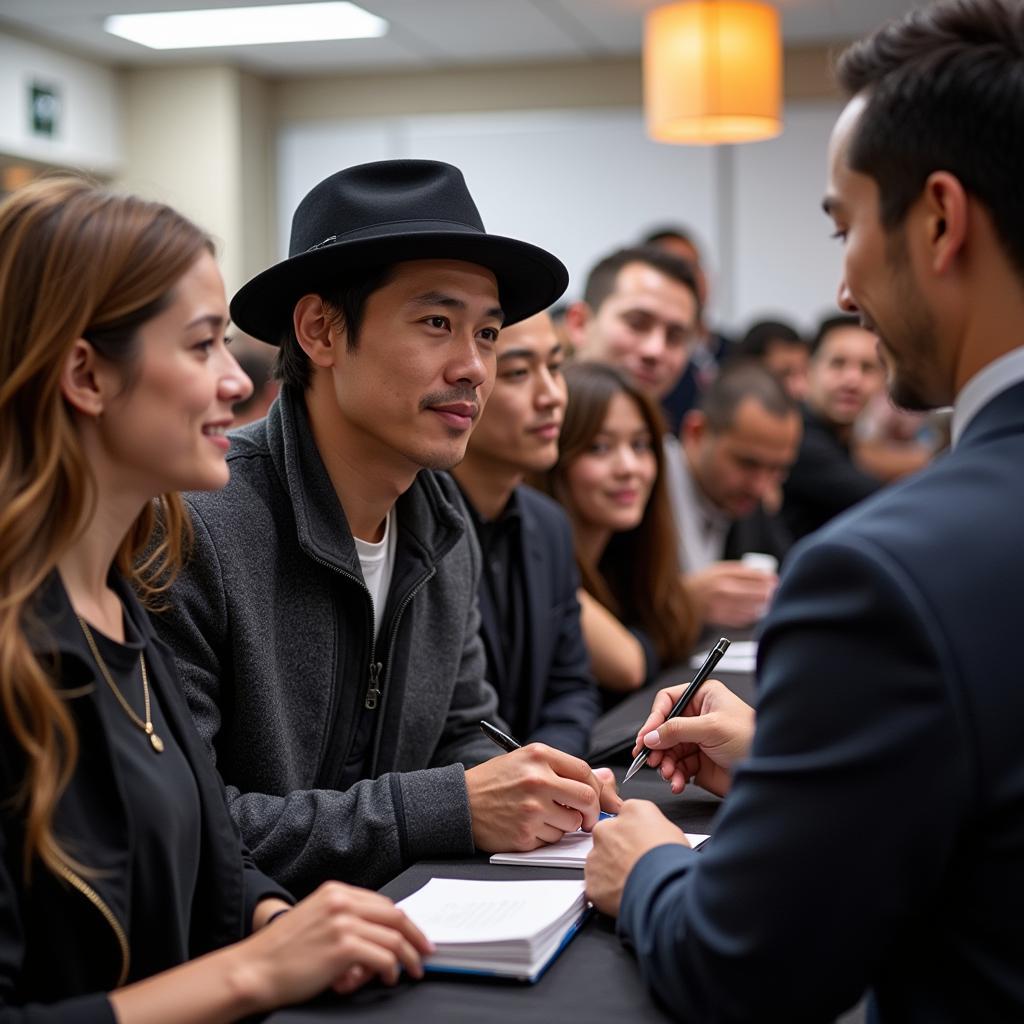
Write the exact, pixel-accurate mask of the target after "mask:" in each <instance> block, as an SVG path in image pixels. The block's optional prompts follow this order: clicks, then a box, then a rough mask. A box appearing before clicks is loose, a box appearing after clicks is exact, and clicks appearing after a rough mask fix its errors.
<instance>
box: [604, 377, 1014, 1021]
mask: <svg viewBox="0 0 1024 1024" xmlns="http://www.w3.org/2000/svg"><path fill="white" fill-rule="evenodd" d="M1022 509H1024V384H1017V385H1015V386H1013V387H1011V388H1010V389H1008V390H1007V391H1005V392H1003V393H1002V394H1001V395H998V396H997V397H996V398H995V399H993V400H992V401H991V402H990V403H989V404H988V405H986V406H985V407H984V408H983V409H982V410H981V411H980V412H979V413H978V414H977V416H976V417H975V418H974V419H973V420H972V421H971V422H970V423H969V424H968V425H967V428H966V430H965V432H964V435H963V437H962V438H961V440H960V442H959V444H958V445H957V447H956V448H955V449H954V450H953V451H952V452H951V453H950V454H948V455H946V456H944V457H940V458H939V459H938V460H936V461H935V463H934V464H933V465H932V466H931V467H929V468H928V469H926V470H924V471H923V472H921V473H920V474H917V475H916V476H915V477H913V478H911V479H909V480H907V481H906V482H904V483H901V484H897V485H894V486H893V487H891V488H888V489H886V490H885V491H883V492H882V493H880V494H879V495H877V496H876V497H874V498H871V499H868V500H867V501H866V502H864V503H863V504H861V505H859V506H858V507H857V508H856V509H854V510H852V511H851V512H849V513H847V514H846V515H844V516H842V517H840V518H839V519H837V520H836V521H835V522H834V523H832V524H830V525H829V526H827V527H825V528H824V529H823V530H821V531H820V532H819V533H817V534H816V535H815V536H814V537H813V538H810V539H809V540H808V541H806V542H804V543H802V544H800V545H798V546H797V547H796V548H795V549H794V550H793V552H792V553H791V555H790V559H789V562H788V564H787V566H786V569H785V570H784V571H783V574H782V582H781V585H780V587H779V590H778V593H777V595H776V598H775V602H774V604H773V606H772V610H771V611H770V612H769V614H768V618H767V620H766V623H765V628H764V633H763V636H762V639H761V645H760V652H759V666H758V684H759V701H758V712H757V735H756V737H755V740H754V746H753V751H752V754H751V756H750V758H749V760H748V761H747V762H746V763H745V765H743V766H741V767H740V769H739V770H738V771H737V773H736V776H735V779H734V782H733V787H732V792H731V793H730V794H729V796H728V798H727V799H726V802H725V805H724V807H723V809H722V813H721V816H720V817H719V819H718V821H717V823H716V829H715V835H714V838H713V839H712V841H711V843H710V844H709V845H708V848H707V849H706V851H703V852H702V853H701V854H700V855H695V854H693V853H692V852H691V851H689V850H685V849H684V848H682V847H668V846H663V847H660V848H658V849H655V850H652V851H650V852H649V853H647V854H646V855H645V856H644V857H642V858H641V859H640V861H639V862H638V863H637V866H636V868H635V869H634V870H633V872H632V874H631V876H630V878H629V881H628V883H627V885H626V889H625V895H624V899H623V904H622V915H621V917H620V922H619V928H620V931H621V932H622V933H623V934H624V935H625V936H626V937H627V938H629V939H630V940H631V941H632V942H634V943H635V945H636V947H637V952H638V962H639V965H640V969H641V971H643V972H644V973H645V975H646V976H647V978H648V980H649V982H650V984H651V985H652V986H653V988H654V989H655V991H656V992H657V993H658V994H659V995H660V996H661V998H662V999H663V1000H664V1001H665V1002H666V1003H667V1004H668V1005H670V1006H672V1007H673V1009H674V1011H675V1013H676V1014H677V1015H678V1017H679V1018H680V1019H682V1020H701V1021H722V1020H730V1021H733V1020H753V1019H756V1018H759V1017H763V1016H764V1015H765V1014H766V1013H767V1015H768V1016H770V1017H771V1018H772V1019H773V1020H774V1019H785V1020H794V1021H798V1020H819V1021H823V1020H831V1019H834V1018H835V1017H836V1016H837V1015H838V1014H839V1013H840V1012H842V1011H843V1010H844V1009H845V1008H846V1007H848V1006H850V1005H851V1004H853V1003H854V1002H855V1001H856V1000H857V998H858V997H859V996H860V994H861V993H862V991H863V990H864V989H865V988H869V989H871V991H872V1000H871V1006H870V1010H871V1016H872V1017H873V1018H875V1019H880V1020H885V1021H894V1022H899V1024H908V1022H909V1024H914V1022H921V1024H925V1022H927V1024H943V1022H953V1021H985V1022H986V1024H993V1022H1000V1021H1007V1022H1009V1021H1013V1022H1019V1021H1021V1020H1024V739H1022V736H1024V670H1022V668H1021V657H1020V650H1019V648H1018V646H1017V642H1018V639H1019V636H1020V633H1021V622H1022V612H1021V608H1022V605H1024V601H1022V597H1021V590H1022V587H1024V582H1022V581H1024V519H1022V514H1021V510H1022Z"/></svg>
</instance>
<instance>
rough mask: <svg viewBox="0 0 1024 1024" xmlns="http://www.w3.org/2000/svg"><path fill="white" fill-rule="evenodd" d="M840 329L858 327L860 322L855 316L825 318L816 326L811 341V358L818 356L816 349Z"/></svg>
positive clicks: (843, 315) (844, 315)
mask: <svg viewBox="0 0 1024 1024" xmlns="http://www.w3.org/2000/svg"><path fill="white" fill-rule="evenodd" d="M840 327H860V320H859V319H858V318H857V317H855V316H849V315H846V314H842V315H839V316H827V317H825V319H824V320H822V321H821V323H820V324H818V329H817V331H815V333H814V339H813V340H812V341H811V356H812V357H813V356H816V355H817V354H818V349H820V348H821V344H822V342H823V341H824V340H825V339H826V338H827V337H828V336H829V335H830V334H831V333H832V332H833V331H835V330H838V329H839V328H840Z"/></svg>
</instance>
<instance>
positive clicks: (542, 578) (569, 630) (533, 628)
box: [478, 487, 600, 757]
mask: <svg viewBox="0 0 1024 1024" xmlns="http://www.w3.org/2000/svg"><path fill="white" fill-rule="evenodd" d="M516 495H517V500H518V503H519V510H520V521H521V530H522V532H521V538H520V539H521V545H520V550H521V551H522V552H523V560H522V563H521V565H520V566H519V567H518V568H519V570H520V571H521V572H522V575H523V581H524V584H525V592H526V606H527V615H528V617H529V634H528V635H529V648H530V649H529V651H528V652H527V666H528V670H529V678H530V680H531V686H530V689H529V692H528V693H525V694H519V705H520V708H522V707H523V706H524V705H525V706H526V709H527V712H526V716H525V717H526V720H527V721H528V722H529V733H528V735H526V736H517V737H516V739H518V740H520V742H523V743H527V742H539V743H547V744H549V745H550V746H552V747H557V748H558V749H559V750H564V751H566V752H567V753H569V754H574V755H575V756H577V757H585V756H586V753H587V749H588V747H589V746H590V730H591V728H592V727H593V724H594V722H595V720H596V719H597V716H598V714H599V712H600V701H599V698H598V694H597V687H596V685H595V683H594V680H593V677H592V676H591V674H590V668H589V659H588V656H587V648H586V644H585V643H584V641H583V633H582V631H581V629H580V605H579V601H578V599H577V597H576V591H577V589H578V588H579V573H578V571H577V569H576V558H575V555H574V554H573V545H572V529H571V527H570V526H569V520H568V519H567V518H566V515H565V512H564V510H563V509H562V507H561V505H559V504H558V503H557V502H556V501H553V500H552V499H551V498H549V497H548V496H547V495H545V494H541V493H540V492H539V491H535V490H533V488H531V487H518V488H516ZM478 593H479V598H480V615H481V619H482V622H481V627H480V634H481V636H482V637H483V641H484V648H485V649H486V651H487V672H488V678H489V679H491V680H492V681H493V682H494V684H495V688H496V689H497V690H498V693H499V694H500V693H501V692H502V691H503V687H502V683H503V682H504V679H505V676H504V673H505V665H504V663H503V661H502V658H501V632H500V624H499V622H498V617H497V613H496V611H495V608H494V605H493V603H492V601H491V599H490V595H489V594H488V591H487V587H486V586H483V585H481V586H480V587H479V588H478ZM503 710H504V709H501V708H499V711H503Z"/></svg>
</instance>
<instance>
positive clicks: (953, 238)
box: [923, 171, 969, 274]
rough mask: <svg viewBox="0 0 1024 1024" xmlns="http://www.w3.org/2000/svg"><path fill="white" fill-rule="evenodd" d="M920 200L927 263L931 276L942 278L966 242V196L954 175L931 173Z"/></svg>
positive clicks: (967, 212) (967, 227)
mask: <svg viewBox="0 0 1024 1024" xmlns="http://www.w3.org/2000/svg"><path fill="white" fill-rule="evenodd" d="M923 200H924V230H925V233H926V238H925V241H926V244H927V246H928V250H929V263H930V266H931V269H932V271H933V272H934V273H936V274H944V273H946V272H948V271H949V269H950V268H951V267H952V265H953V262H954V261H955V260H956V258H957V256H959V255H960V253H961V251H962V250H963V247H964V243H965V241H966V239H967V232H968V229H969V224H968V217H969V211H968V206H969V203H968V199H967V193H966V191H965V190H964V187H963V185H962V184H961V183H960V179H959V178H957V177H956V176H955V175H953V174H950V173H949V171H935V172H934V173H933V174H930V175H928V180H927V181H926V182H925V185H924V194H923Z"/></svg>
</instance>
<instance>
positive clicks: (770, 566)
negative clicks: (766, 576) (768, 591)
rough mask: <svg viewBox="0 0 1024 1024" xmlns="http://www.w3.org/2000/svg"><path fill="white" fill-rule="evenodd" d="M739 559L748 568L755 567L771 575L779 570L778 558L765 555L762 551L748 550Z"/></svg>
mask: <svg viewBox="0 0 1024 1024" xmlns="http://www.w3.org/2000/svg"><path fill="white" fill-rule="evenodd" d="M740 561H741V562H742V563H743V564H744V565H745V566H746V567H747V568H748V569H757V570H759V571H760V572H767V573H771V574H772V575H774V574H775V573H776V572H778V570H779V560H778V559H777V558H776V557H775V556H774V555H767V554H765V553H764V552H763V551H748V552H747V553H746V554H745V555H744V556H743V558H742V559H740Z"/></svg>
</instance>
